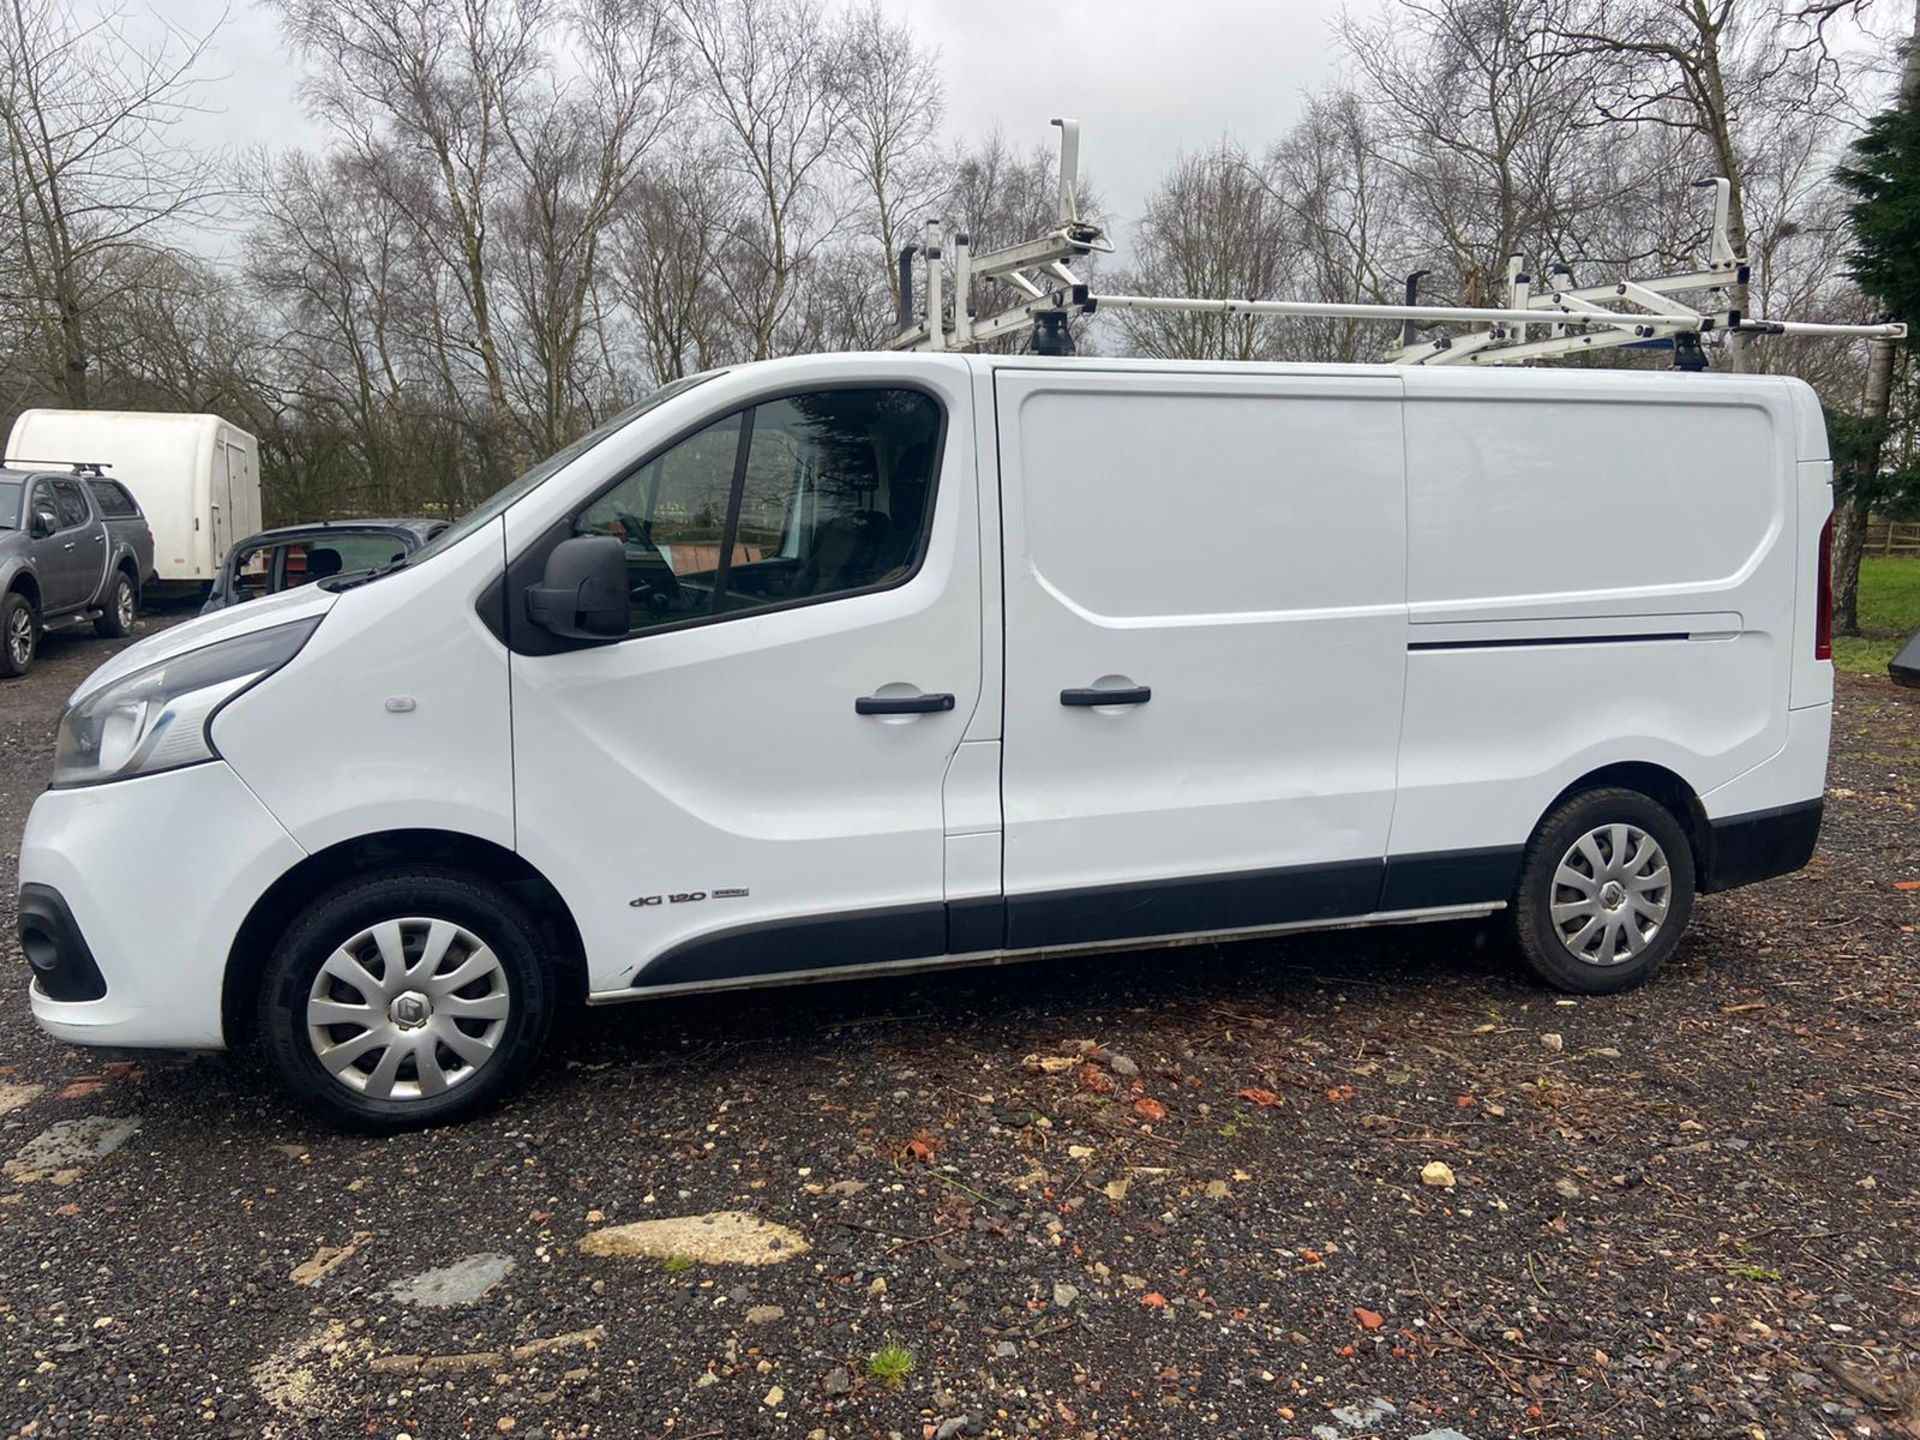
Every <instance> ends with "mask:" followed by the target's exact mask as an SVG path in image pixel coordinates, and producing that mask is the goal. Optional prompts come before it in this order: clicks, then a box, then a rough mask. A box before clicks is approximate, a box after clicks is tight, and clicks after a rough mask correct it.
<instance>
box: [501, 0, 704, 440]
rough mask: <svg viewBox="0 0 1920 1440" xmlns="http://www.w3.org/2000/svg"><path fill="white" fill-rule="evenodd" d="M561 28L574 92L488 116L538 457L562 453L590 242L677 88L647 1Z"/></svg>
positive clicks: (614, 3) (662, 27)
mask: <svg viewBox="0 0 1920 1440" xmlns="http://www.w3.org/2000/svg"><path fill="white" fill-rule="evenodd" d="M573 22H574V29H575V32H576V38H577V40H578V42H579V49H580V51H581V52H582V56H583V59H584V69H585V74H584V75H583V76H582V77H581V80H580V82H579V83H578V84H575V85H567V84H560V85H556V86H555V87H554V88H553V89H552V91H551V93H549V94H547V95H544V96H542V97H540V101H539V103H537V104H532V103H530V104H527V105H525V106H522V107H518V108H513V107H510V108H507V109H504V110H502V112H501V116H500V126H501V132H502V134H503V135H504V136H505V137H506V140H507V144H508V146H509V147H510V149H511V150H512V153H513V157H514V159H515V160H516V161H517V162H518V164H517V167H516V169H515V171H514V172H513V173H512V174H511V176H510V178H509V179H508V180H507V182H506V183H507V185H508V186H509V187H510V200H509V201H508V203H507V204H506V206H505V207H504V209H505V216H504V221H505V223H504V225H503V231H504V239H505V240H506V242H507V243H506V245H505V246H504V247H503V251H504V261H503V268H504V269H505V271H506V273H507V276H508V283H509V284H510V285H511V286H512V288H513V292H514V298H515V300H516V302H517V304H516V310H517V314H516V317H515V318H516V324H515V326H514V334H515V336H516V338H517V339H518V341H519V346H518V347H517V348H520V349H523V350H524V351H525V353H526V357H527V362H528V363H527V364H526V365H525V366H524V367H522V368H523V369H524V370H525V372H526V373H525V375H524V377H523V380H522V384H521V385H520V386H519V387H518V388H519V389H520V392H521V394H522V396H523V397H524V399H523V402H522V409H523V411H524V412H525V413H526V415H527V417H528V422H529V423H528V424H527V426H526V428H527V430H528V432H529V438H530V440H531V442H532V445H533V448H534V449H535V450H536V451H537V452H538V453H541V454H545V453H548V452H550V451H553V450H557V449H558V448H559V447H560V446H561V445H562V444H564V443H565V441H566V439H567V438H568V435H569V434H570V433H571V431H572V430H573V428H574V427H573V416H574V414H575V412H576V411H577V410H578V409H579V408H580V406H581V403H582V402H583V400H584V399H585V397H584V395H583V394H582V393H581V392H582V388H583V381H582V376H581V374H580V373H579V371H580V365H581V362H582V358H583V354H591V352H590V351H583V348H582V342H583V340H584V338H585V336H586V332H587V328H588V324H589V321H590V320H592V319H593V318H594V314H595V312H594V309H593V306H592V303H591V302H592V298H593V294H594V287H595V284H596V282H597V281H598V280H599V272H600V264H599V260H600V247H601V240H602V235H603V234H604V233H605V231H606V229H607V227H608V225H609V224H610V223H611V221H612V219H613V216H614V215H615V214H616V212H617V211H618V210H619V208H620V205H621V202H622V200H623V199H624V198H625V196H626V194H627V192H628V190H629V189H630V187H631V186H632V185H633V184H634V182H635V181H636V179H637V178H638V176H639V174H640V169H641V166H642V164H643V162H644V161H645V159H646V156H647V155H648V154H649V153H650V152H651V150H652V149H653V147H654V144H655V142H656V141H657V140H658V139H659V137H660V135H661V133H662V131H663V130H664V128H665V126H666V124H667V121H668V119H669V117H670V116H671V114H672V113H673V100H674V94H675V89H676V86H677V82H678V78H679V69H678V55H677V50H678V40H679V37H678V35H677V33H676V32H675V31H674V29H673V28H672V26H671V25H670V24H669V23H668V21H667V19H666V16H665V14H664V12H663V10H662V9H661V8H660V7H659V6H658V5H656V4H654V3H653V0H592V3H591V4H589V5H587V6H585V7H583V8H581V9H579V10H576V11H575V12H574V14H573ZM601 378H602V381H603V382H604V383H606V384H607V385H608V386H609V387H612V386H613V382H614V377H612V376H610V375H603V376H602V377H601Z"/></svg>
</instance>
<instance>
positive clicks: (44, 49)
mask: <svg viewBox="0 0 1920 1440" xmlns="http://www.w3.org/2000/svg"><path fill="white" fill-rule="evenodd" d="M217 28H218V27H217V26H215V27H214V29H210V30H208V31H207V33H205V34H203V35H193V34H190V33H188V32H186V31H183V30H178V29H172V28H168V29H165V30H164V31H163V32H162V34H161V36H160V38H159V39H158V40H157V41H154V42H152V43H150V44H148V45H146V46H144V47H143V46H142V45H141V44H140V43H138V42H137V41H136V40H135V38H134V37H133V35H132V34H131V33H130V31H129V29H128V25H127V22H126V19H125V16H124V14H123V13H122V12H121V11H119V10H110V11H107V12H106V13H105V14H104V15H102V16H101V17H100V18H99V19H97V20H94V21H91V22H89V23H82V21H81V20H80V19H79V17H78V16H77V14H76V13H75V12H74V10H73V9H72V7H71V6H69V5H66V4H63V3H60V0H0V131H3V132H4V137H5V141H6V152H5V171H4V183H5V187H6V188H5V192H4V198H5V201H6V208H7V220H8V223H7V227H6V228H10V229H14V230H15V232H16V233H15V237H14V239H15V246H14V247H13V249H12V253H11V255H10V256H8V257H7V258H8V262H9V263H7V264H6V266H5V273H4V274H0V302H3V303H4V304H5V305H6V306H7V307H8V308H9V309H10V310H12V311H13V312H14V316H15V318H16V323H17V325H18V329H19V331H20V333H21V334H22V336H23V338H27V339H29V343H33V344H36V345H38V346H39V347H40V348H41V350H42V352H43V353H44V354H45V356H46V357H47V360H48V362H49V364H50V368H51V369H52V371H53V372H54V376H55V379H56V385H57V393H58V394H59V396H60V397H61V398H62V399H63V400H64V401H65V402H66V403H67V404H69V405H72V406H78V407H84V406H86V405H87V404H88V403H89V402H90V400H91V399H92V388H91V384H90V375H89V372H90V369H91V367H92V364H93V358H94V357H93V330H94V327H95V325H96V323H97V320H98V317H99V315H100V312H101V310H102V309H103V307H105V306H106V305H108V304H109V303H111V302H112V301H113V300H114V299H115V298H117V297H118V296H119V295H121V294H123V293H124V287H125V286H126V285H127V284H129V283H131V282H130V277H131V276H132V275H133V274H134V273H135V269H134V267H132V266H131V265H129V264H128V263H127V261H128V255H129V252H132V251H144V252H146V253H147V254H149V255H152V254H156V253H160V252H164V251H167V250H169V249H170V248H172V247H173V246H174V245H175V244H176V243H177V237H176V236H175V235H174V234H173V228H174V224H175V222H177V221H179V220H181V219H183V218H186V217H199V216H203V215H204V214H205V213H206V212H207V210H208V209H209V207H210V205H211V204H212V202H213V201H214V200H215V198H216V197H217V195H218V190H219V187H218V184H217V181H216V162H215V160H214V159H212V158H211V157H208V156H204V155H201V154H198V153H196V152H195V151H193V150H192V149H190V148H188V147H186V146H185V145H182V144H181V143H180V141H179V139H178V137H177V136H175V135H174V134H172V133H171V131H172V127H173V126H174V125H176V124H177V123H178V121H179V120H180V119H181V118H182V117H183V116H184V115H185V114H187V113H188V112H189V111H191V110H192V109H193V108H194V107H195V106H196V104H197V103H198V99H199V96H200V93H201V86H202V83H203V82H202V77H201V69H202V64H203V61H204V59H205V56H206V49H207V45H208V42H209V41H210V40H211V39H212V36H213V34H214V30H215V29H217Z"/></svg>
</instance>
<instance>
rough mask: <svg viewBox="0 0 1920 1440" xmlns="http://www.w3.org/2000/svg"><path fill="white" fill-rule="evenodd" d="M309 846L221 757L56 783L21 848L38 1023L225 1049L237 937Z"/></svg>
mask: <svg viewBox="0 0 1920 1440" xmlns="http://www.w3.org/2000/svg"><path fill="white" fill-rule="evenodd" d="M304 854H305V852H304V851H303V850H302V849H301V848H300V846H299V845H298V844H296V843H295V842H294V840H293V837H292V836H290V835H288V834H287V832H286V831H285V829H283V828H282V827H281V825H280V823H279V822H278V821H277V820H275V819H274V818H273V816H272V814H270V813H269V812H268V810H267V808H266V807H265V806H264V805H262V804H261V803H260V801H259V800H258V799H256V798H255V797H254V794H253V792H252V791H251V790H249V789H248V788H247V787H246V785H245V784H244V783H242V781H241V779H240V777H239V776H238V775H236V774H235V773H234V772H233V770H232V769H231V768H229V767H228V766H227V765H226V764H225V762H223V761H218V760H215V761H212V762H209V763H208V764H204V765H193V766H189V767H187V768H186V769H183V770H170V771H167V772H165V773H163V774H159V775H143V776H140V777H138V778H137V779H132V780H119V781H114V782H112V783H111V784H106V785H96V786H89V787H86V788H84V789H76V790H49V791H47V792H46V793H45V794H43V795H42V796H41V797H40V798H39V799H38V800H37V801H35V802H34V806H33V813H32V814H31V815H30V816H28V818H27V832H26V835H25V837H24V838H23V839H22V840H21V842H20V883H21V891H22V896H23V903H22V910H21V923H22V937H21V940H22V948H23V949H25V950H26V951H27V953H28V956H29V961H30V963H32V957H33V956H34V954H35V953H36V951H37V952H38V953H39V954H40V956H41V959H42V962H44V964H42V965H37V966H36V969H37V971H39V973H40V975H42V976H44V977H45V978H44V979H42V978H36V979H35V981H34V984H33V988H32V990H31V992H30V995H31V1002H32V1005H33V1015H34V1019H36V1020H37V1021H39V1023H40V1026H41V1028H42V1029H44V1030H46V1031H47V1032H48V1033H49V1034H52V1035H54V1036H57V1037H58V1038H60V1039H62V1040H67V1041H71V1042H74V1043H77V1044H82V1045H115V1046H130V1047H158V1048H162V1049H179V1050H207V1049H219V1048H221V1047H222V1046H223V1045H224V1043H225V1040H224V1034H223V1027H222V1025H221V986H222V983H223V981H224V978H225V974H226V967H227V957H228V955H229V953H230V952H231V951H232V948H233V940H234V936H235V935H236V934H237V933H238V932H239V929H240V925H241V922H242V921H244V920H245V919H246V917H247V914H248V912H249V911H250V910H251V909H252V908H253V905H254V902H255V901H257V900H258V899H259V898H260V896H261V895H262V894H264V893H265V891H266V889H267V887H268V886H270V885H271V884H273V882H274V881H275V880H277V879H279V878H280V876H282V875H284V874H285V873H286V872H287V870H288V869H289V868H291V867H292V866H293V865H295V864H297V863H298V862H299V861H300V859H301V858H302V857H303V856H304ZM56 900H57V902H58V903H57V905H56V904H55V901H56ZM61 910H64V912H65V914H64V917H63V916H61V915H60V914H59V913H58V912H59V911H61ZM76 951H77V952H81V953H84V955H85V957H86V959H87V961H88V962H90V964H91V966H92V970H93V976H95V977H97V981H96V980H95V979H93V978H90V977H88V976H87V974H86V968H85V966H83V965H81V964H80V963H79V962H78V960H77V957H76ZM56 995H64V996H69V997H72V998H67V999H56V998H54V997H55V996H56Z"/></svg>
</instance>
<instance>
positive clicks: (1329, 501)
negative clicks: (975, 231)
mask: <svg viewBox="0 0 1920 1440" xmlns="http://www.w3.org/2000/svg"><path fill="white" fill-rule="evenodd" d="M995 395H996V401H997V408H998V412H999V422H1000V437H999V445H1000V478H1001V505H1002V518H1003V524H1004V528H1005V546H1006V571H1005V578H1006V719H1005V726H1006V729H1005V741H1004V744H1005V758H1004V766H1003V770H1002V787H1003V797H1002V798H1003V806H1004V810H1005V835H1006V851H1005V887H1006V900H1007V938H1008V944H1009V946H1010V947H1011V948H1014V949H1029V948H1035V947H1050V946H1056V945H1058V946H1072V945H1082V944H1089V943H1099V942H1107V941H1115V940H1123V939H1126V938H1129V937H1134V936H1142V937H1145V936H1157V935H1182V934H1201V933H1218V932H1223V931H1230V930H1237V929H1249V928H1260V927H1268V926H1276V925H1284V924H1290V923H1294V922H1305V921H1313V920H1324V919H1329V918H1334V917H1339V916H1348V915H1359V914H1365V913H1368V912H1371V911H1374V910H1375V909H1376V908H1378V907H1379V902H1380V898H1381V889H1382V884H1383V876H1384V856H1385V853H1386V842H1387V832H1388V826H1389V823H1390V821H1391V818H1392V814H1393V804H1394V782H1395V759H1396V748H1397V746H1398V742H1399V733H1400V709H1401V697H1402V693H1403V689H1404V684H1405V675H1406V662H1407V656H1406V640H1407V635H1406V632H1407V610H1406V535H1405V524H1406V493H1405V490H1406V485H1405V482H1406V474H1405V456H1404V452H1403V449H1402V444H1401V412H1402V400H1401V384H1400V381H1399V379H1398V378H1397V377H1396V376H1393V375H1388V374H1383V375H1380V376H1377V377H1376V376H1364V375H1352V374H1328V375H1313V374H1300V375H1249V374H1232V373H1216V374H1206V373H1195V372H1193V371H1186V372H1184V373H1163V374H1154V373H1143V372H1141V371H1138V370H1134V371H1121V370H1116V371H1113V372H1109V373H1101V372H1098V371H1088V370H1085V369H1075V370H1072V371H1065V370H1049V369H1039V368H1035V369H1030V370H1022V369H1020V368H1017V367H1013V368H1006V369H1002V370H1000V371H998V372H997V378H996V384H995Z"/></svg>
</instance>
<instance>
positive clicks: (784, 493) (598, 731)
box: [506, 367, 982, 994]
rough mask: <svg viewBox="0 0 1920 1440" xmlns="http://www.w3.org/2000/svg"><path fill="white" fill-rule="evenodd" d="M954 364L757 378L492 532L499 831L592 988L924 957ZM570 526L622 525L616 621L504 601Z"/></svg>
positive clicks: (933, 909)
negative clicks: (509, 829)
mask: <svg viewBox="0 0 1920 1440" xmlns="http://www.w3.org/2000/svg"><path fill="white" fill-rule="evenodd" d="M847 368H849V369H851V368H853V367H847ZM869 368H871V367H869ZM880 373H882V374H884V371H882V372H880ZM913 373H919V372H913ZM964 379H965V374H964V372H958V373H957V374H955V375H953V376H948V375H945V374H942V375H940V376H938V377H936V379H935V380H934V381H927V382H920V381H915V382H913V383H909V382H908V381H906V380H898V381H895V380H890V379H883V378H876V379H874V380H871V381H861V382H858V383H854V382H852V381H847V382H845V383H840V384H836V385H833V386H830V387H827V388H820V389H813V390H807V389H801V390H799V391H797V392H795V391H779V392H775V393H771V394H766V395H764V396H761V397H759V398H755V399H754V400H752V401H751V403H744V404H737V405H736V406H735V407H734V408H732V409H730V410H728V411H726V412H725V413H718V414H715V415H714V416H713V417H712V418H711V419H710V420H708V421H707V422H705V423H703V424H702V425H701V426H700V427H699V428H698V429H696V430H694V431H693V432H691V433H686V434H683V435H681V436H680V437H679V438H678V439H677V440H675V441H673V442H671V443H669V444H667V445H665V446H664V447H663V448H661V449H659V450H657V451H656V452H654V453H653V454H652V455H651V456H649V457H647V458H645V459H644V460H642V461H641V462H640V463H638V464H636V465H635V466H634V467H632V468H630V469H629V470H628V471H627V472H626V473H625V474H623V475H621V476H620V477H619V478H618V479H617V480H616V481H614V482H613V483H611V484H609V485H606V486H604V487H603V488H602V489H601V490H600V491H599V493H598V494H596V495H594V496H593V497H591V498H590V499H588V500H586V501H585V502H584V503H580V504H578V505H577V506H575V507H574V508H573V510H572V513H571V514H570V515H568V516H567V517H566V518H565V519H564V520H563V521H562V522H561V524H560V525H558V526H555V527H553V528H552V529H549V530H547V531H545V532H544V533H543V534H542V535H540V536H537V537H530V541H531V543H528V542H523V541H522V539H521V538H520V537H517V536H515V535H514V534H513V533H512V531H511V527H510V529H509V537H508V544H509V550H510V553H515V554H516V559H515V560H514V561H513V563H512V565H511V566H510V567H509V578H508V585H507V596H506V601H507V606H508V621H507V623H508V627H509V644H510V646H511V647H512V649H513V652H514V653H513V657H512V661H511V675H512V682H511V683H512V704H513V749H514V793H515V834H516V847H517V848H518V850H519V851H520V853H521V854H522V855H524V856H525V857H526V858H527V860H528V861H529V862H530V863H532V864H533V865H534V866H535V867H536V868H537V869H539V870H540V872H541V873H542V874H544V875H546V876H547V877H548V878H549V879H551V880H552V882H553V883H554V885H555V886H556V887H557V888H558V889H559V890H560V892H561V895H562V898H563V899H565V900H566V902H567V904H568V907H569V909H570V910H571V912H572V914H573V916H574V918H575V921H576V923H578V925H579V926H580V930H581V935H582V940H583V942H584V946H585V950H586V953H587V958H588V965H589V970H590V976H589V984H590V988H591V989H592V990H593V991H595V992H597V993H600V994H609V993H618V992H622V991H627V990H630V989H633V988H636V987H638V988H656V987H673V986H688V985H711V984H726V983H734V982H739V981H743V980H749V979H752V978H754V977H757V976H765V975H773V974H793V973H802V972H808V971H821V970H827V971H832V970H845V969H847V968H849V967H856V966H859V965H863V964H870V963H880V962H887V961H894V960H904V959H912V958H915V957H922V956H938V955H941V954H944V953H945V951H946V949H947V933H946V923H947V922H946V905H945V899H946V897H945V864H944V855H945V817H944V808H943V796H942V785H943V781H944V779H945V776H946V773H947V770H948V767H949V765H950V763H951V762H952V759H953V756H954V752H955V751H956V749H957V748H958V746H959V744H960V739H961V735H962V733H963V731H964V729H965V727H966V725H967V721H968V717H969V716H970V715H971V714H972V712H973V710H974V708H975V706H976V704H977V703H978V701H979V697H980V694H981V688H982V687H981V675H982V661H981V638H980V624H981V618H980V617H981V598H980V592H981V587H980V580H979V563H980V562H979V527H978V514H977V508H976V507H977V492H976V489H975V477H974V466H973V460H972V451H971V434H972V414H971V403H970V399H971V397H970V394H969V392H968V390H967V388H966V386H965V384H964ZM567 536H609V537H612V538H613V539H615V540H618V541H619V542H620V545H621V546H622V547H623V549H624V551H625V557H626V577H627V586H628V591H629V600H630V606H631V612H630V613H631V620H630V628H629V631H628V633H627V635H626V636H625V637H623V638H621V639H618V640H616V641H615V642H613V643H602V644H597V645H595V644H587V645H584V646H583V645H580V644H577V643H573V642H566V641H562V640H559V639H558V638H557V637H554V636H552V635H551V632H548V631H544V630H535V629H533V628H532V627H531V626H530V625H528V624H527V623H526V622H525V616H526V608H525V599H524V584H525V583H526V579H525V577H524V574H523V572H525V571H526V570H527V569H528V567H529V566H531V574H532V579H534V580H537V579H538V575H539V565H540V564H541V563H543V558H542V557H543V556H544V554H545V553H546V552H547V551H550V550H551V549H552V547H553V545H555V544H558V543H559V541H560V540H561V539H563V538H565V537H567Z"/></svg>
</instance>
